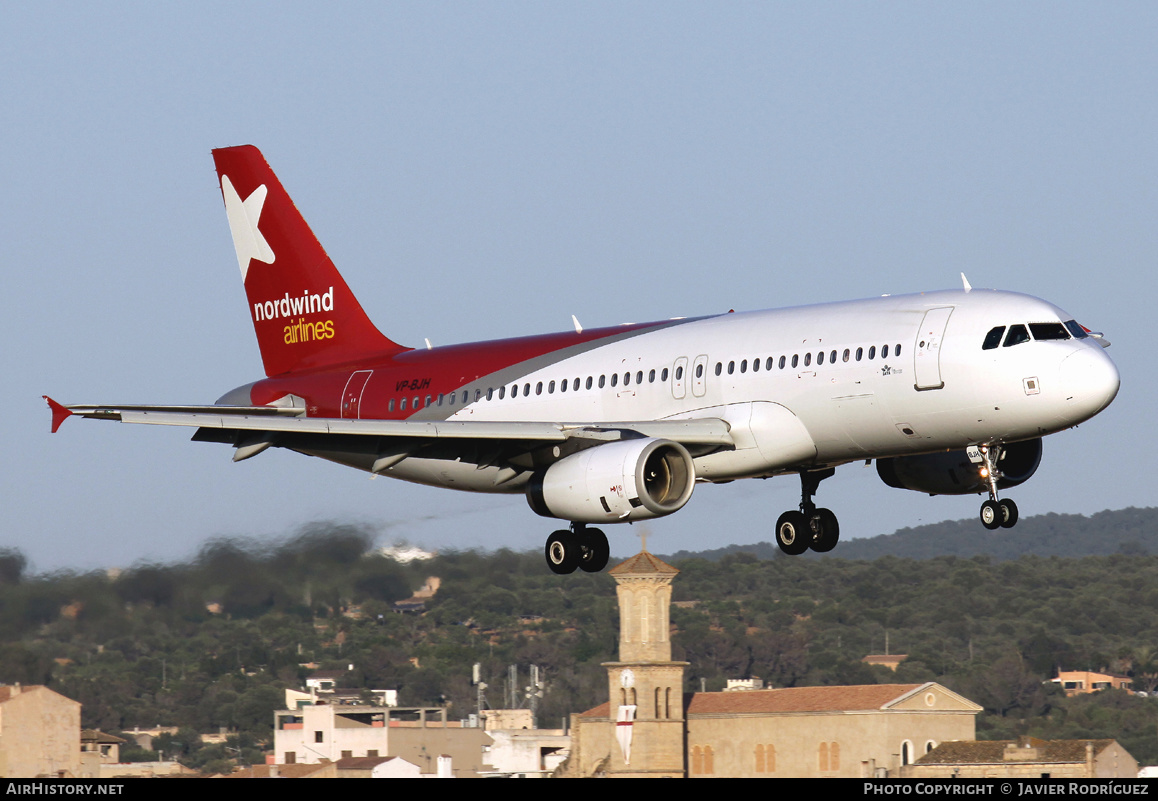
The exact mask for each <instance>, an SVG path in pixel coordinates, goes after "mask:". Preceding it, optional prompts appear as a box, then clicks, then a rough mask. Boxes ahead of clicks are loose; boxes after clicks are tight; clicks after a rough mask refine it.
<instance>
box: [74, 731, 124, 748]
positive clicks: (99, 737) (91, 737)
mask: <svg viewBox="0 0 1158 801" xmlns="http://www.w3.org/2000/svg"><path fill="white" fill-rule="evenodd" d="M80 741H81V742H82V743H98V744H99V743H105V744H108V745H116V744H119V743H127V742H128V740H122V739H121V738H120V737H117V736H116V735H115V734H108V733H106V732H103V731H101V730H100V729H85V730H83V731H82V732H81V733H80Z"/></svg>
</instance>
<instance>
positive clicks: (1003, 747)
mask: <svg viewBox="0 0 1158 801" xmlns="http://www.w3.org/2000/svg"><path fill="white" fill-rule="evenodd" d="M1137 775H1138V762H1137V760H1135V759H1134V757H1132V756H1130V754H1129V752H1128V751H1126V749H1125V748H1123V747H1122V746H1121V745H1120V744H1119V743H1118V741H1117V740H1038V739H1036V738H1033V737H1022V738H1020V739H1019V740H1016V741H1015V740H988V741H981V742H957V743H942V744H941V745H939V746H937V747H936V748H934V749H933V750H932V751H930V752H929V753H927V754H925V755H923V756H922V757H921V758H920V759H918V760H917V761H916V762H914V763H913V764H912V765H909V766H908V767H907V768H905V769H904V770H903V771H902V773H901V776H902V778H906V779H1133V778H1135V777H1136V776H1137Z"/></svg>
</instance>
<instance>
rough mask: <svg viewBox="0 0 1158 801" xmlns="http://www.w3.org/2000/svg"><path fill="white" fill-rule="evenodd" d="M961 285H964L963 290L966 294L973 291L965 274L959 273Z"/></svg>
mask: <svg viewBox="0 0 1158 801" xmlns="http://www.w3.org/2000/svg"><path fill="white" fill-rule="evenodd" d="M961 283H962V284H964V289H965V291H966V292H972V291H973V287H971V286H970V285H969V279H968V278H966V277H965V273H961Z"/></svg>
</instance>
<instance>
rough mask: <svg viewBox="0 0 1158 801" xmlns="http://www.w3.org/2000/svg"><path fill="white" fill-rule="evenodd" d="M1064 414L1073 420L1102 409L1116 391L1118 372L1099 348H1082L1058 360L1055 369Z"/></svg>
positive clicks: (1108, 403)
mask: <svg viewBox="0 0 1158 801" xmlns="http://www.w3.org/2000/svg"><path fill="white" fill-rule="evenodd" d="M1059 378H1060V381H1061V389H1062V397H1063V399H1064V402H1065V405H1066V409H1067V412H1068V413H1067V417H1072V419H1073V422H1074V423H1080V422H1082V421H1083V420H1088V419H1089V418H1091V417H1093V416H1094V415H1095V414H1097V413H1098V412H1100V411H1102V409H1105V408H1106V407H1107V406H1109V405H1110V402H1111V401H1112V400H1114V397H1115V396H1116V395H1117V394H1118V387H1119V386H1121V376H1120V375H1118V368H1117V366H1116V365H1115V364H1114V362H1113V361H1112V360H1111V359H1110V357H1109V356H1107V355H1106V353H1105V351H1104V350H1102V349H1101V348H1098V349H1094V348H1083V349H1081V350H1079V351H1076V352H1074V353H1071V354H1070V355H1069V356H1067V357H1066V358H1065V359H1063V360H1062V363H1061V370H1060V371H1059Z"/></svg>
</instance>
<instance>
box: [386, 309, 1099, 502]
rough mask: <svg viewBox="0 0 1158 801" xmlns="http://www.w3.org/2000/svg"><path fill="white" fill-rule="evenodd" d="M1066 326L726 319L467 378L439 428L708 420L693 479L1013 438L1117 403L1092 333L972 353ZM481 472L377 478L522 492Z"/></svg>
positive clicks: (455, 468) (835, 317)
mask: <svg viewBox="0 0 1158 801" xmlns="http://www.w3.org/2000/svg"><path fill="white" fill-rule="evenodd" d="M1069 320H1071V318H1070V317H1069V316H1068V315H1066V314H1065V312H1063V311H1062V310H1060V309H1059V308H1057V307H1056V306H1053V305H1052V304H1050V303H1047V302H1046V301H1043V300H1040V299H1038V298H1034V297H1030V296H1027V295H1022V294H1016V293H1011V292H998V291H993V290H972V291H969V292H966V291H941V292H929V293H923V294H919V295H902V296H885V297H882V298H873V299H868V300H859V301H849V302H842V303H830V304H822V305H816V306H804V307H796V308H789V309H778V310H770V311H760V312H747V313H735V314H727V315H722V316H717V317H711V318H705V319H702V320H694V321H687V322H686V323H682V324H678V325H674V326H671V327H669V328H664V329H662V330H658V331H654V332H651V333H647V334H643V335H639V336H634V337H630V338H626V339H623V340H621V341H617V342H613V343H609V344H606V345H601V346H599V347H595V348H592V349H589V350H586V351H585V352H582V353H579V354H577V355H574V356H569V357H565V358H559V359H555V360H549V359H548V360H540V361H546V362H548V363H545V364H533V365H532V364H528V365H526V368H530V369H526V370H525V372H521V373H520V372H519V371H517V370H515V371H514V372H513V371H512V369H507V370H504V371H503V373H502V374H501V375H499V374H496V375H495V376H494V379H495V381H494V383H493V384H491V383H488V377H486V376H484V377H482V378H481V379H479V380H478V381H476V382H474V384H475V385H476V386H480V387H484V388H485V389H484V390H483V393H482V396H481V398H480V399H479V400H477V401H474V400H473V397H474V395H473V393H472V394H471V402H469V403H468V405H466V406H463V407H460V408H458V409H457V410H456V411H455V412H454V413H453V414H450V415H449V416H448V419H452V420H493V421H587V422H592V421H593V422H606V423H613V422H619V421H642V420H664V419H678V418H697V417H718V418H722V419H725V420H727V421H728V422H729V423H730V424H731V426H732V433H733V437H734V439H735V441H736V447H735V448H733V449H727V450H720V451H716V452H713V453H708V454H703V455H697V456H696V457H695V467H696V476H697V478H698V479H700V480H707V481H716V480H731V479H735V478H744V477H756V476H768V475H775V474H779V473H787V472H796V471H798V470H802V469H810V468H813V467H823V466H833V465H838V464H841V463H846V462H850V461H856V460H863V459H875V458H884V457H890V456H900V455H906V454H919V453H931V452H936V451H945V450H951V449H961V448H965V447H967V446H970V445H976V444H980V443H1009V442H1016V441H1019V440H1025V439H1030V438H1035V437H1040V436H1043V435H1045V434H1050V433H1054V432H1057V431H1061V430H1064V429H1066V428H1069V427H1072V426H1074V425H1076V424H1078V423H1080V422H1082V421H1084V420H1087V419H1088V418H1090V417H1092V416H1093V415H1095V414H1097V413H1098V412H1099V411H1101V409H1103V408H1105V406H1106V405H1108V404H1109V403H1110V401H1111V400H1113V398H1114V396H1115V394H1116V393H1117V390H1118V384H1119V377H1118V371H1117V369H1116V367H1115V366H1114V364H1113V362H1112V361H1111V360H1110V359H1109V357H1108V356H1107V355H1106V354H1105V352H1104V349H1103V348H1102V347H1101V346H1100V344H1099V343H1098V341H1097V340H1096V339H1094V338H1091V337H1086V338H1073V337H1070V338H1066V339H1064V340H1058V341H1035V340H1030V341H1027V342H1023V343H1020V344H1016V345H1013V346H1009V347H996V348H992V349H988V350H983V349H982V342H983V339H984V337H985V336H986V333H987V332H988V331H990V330H991V329H993V328H994V327H995V326H1012V325H1018V324H1020V325H1025V324H1030V323H1058V322H1063V323H1064V322H1066V321H1069ZM886 349H887V350H886ZM821 354H823V355H821ZM834 354H835V361H834V360H833V355H834ZM858 354H859V357H858ZM886 354H887V355H886ZM754 365H758V369H754ZM781 365H783V366H781ZM612 376H615V379H614V386H613V385H612ZM625 376H628V378H627V380H625ZM641 377H642V381H640V380H639V379H640V378H641ZM516 379H517V380H516ZM589 379H590V388H588V385H589ZM601 379H602V386H600V383H601ZM564 381H566V382H567V389H566V390H565V391H564V390H563V389H562V384H563V382H564ZM576 381H578V389H576V388H575V387H576ZM500 382H501V383H500ZM487 390H490V391H489V392H488V391H487ZM528 390H529V392H528ZM488 395H489V398H490V399H489V400H488ZM491 472H493V470H488V469H485V468H484V469H478V468H476V466H474V465H467V464H455V463H451V464H448V463H446V462H444V461H443V462H438V461H435V460H424V459H421V458H414V459H408V460H406V461H405V462H403V463H402V464H400V465H398V467H397V468H395V469H393V470H392V471H391V474H392V475H394V476H395V477H397V478H402V479H404V480H411V481H419V482H422V483H430V484H435V485H440V486H449V487H454V488H456V489H466V490H479V491H492V492H494V491H500V492H510V491H518V490H519V489H520V488H521V485H522V481H519V480H516V481H512V482H509V483H507V484H504V485H501V486H498V487H496V486H494V477H493V476H492V475H490V473H491Z"/></svg>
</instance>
